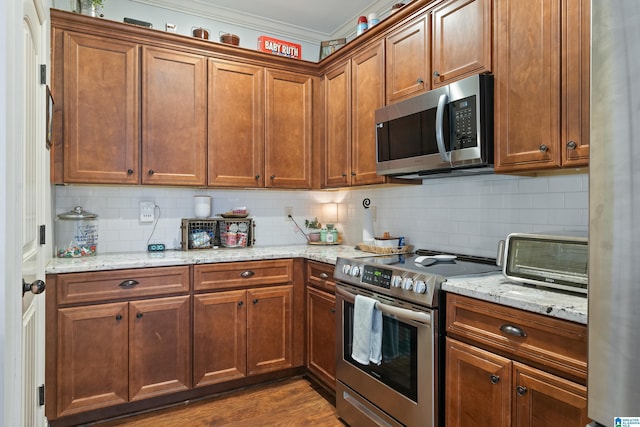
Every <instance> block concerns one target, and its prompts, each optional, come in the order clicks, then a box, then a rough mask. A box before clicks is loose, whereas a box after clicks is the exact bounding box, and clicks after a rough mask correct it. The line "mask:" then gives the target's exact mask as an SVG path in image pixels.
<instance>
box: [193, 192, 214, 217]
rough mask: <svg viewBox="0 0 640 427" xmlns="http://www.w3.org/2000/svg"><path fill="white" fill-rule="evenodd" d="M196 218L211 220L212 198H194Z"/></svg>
mask: <svg viewBox="0 0 640 427" xmlns="http://www.w3.org/2000/svg"><path fill="white" fill-rule="evenodd" d="M193 203H194V210H195V215H196V218H209V216H210V215H211V196H193Z"/></svg>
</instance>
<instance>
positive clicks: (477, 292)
mask: <svg viewBox="0 0 640 427" xmlns="http://www.w3.org/2000/svg"><path fill="white" fill-rule="evenodd" d="M442 290H444V291H447V292H451V293H455V294H460V295H466V296H468V297H473V298H477V299H481V300H484V301H489V302H495V303H498V304H502V305H506V306H509V307H515V308H520V309H523V310H526V311H531V312H534V313H539V314H543V315H546V316H551V317H557V318H559V319H564V320H570V321H572V322H577V323H582V324H585V325H586V324H587V298H586V296H580V295H574V294H570V293H565V292H561V291H555V290H547V289H542V288H536V287H534V286H529V285H523V284H519V283H515V282H512V281H509V280H508V279H507V278H505V277H504V276H503V275H502V273H489V274H484V275H478V276H465V277H462V276H461V277H455V278H452V279H449V280H447V281H446V282H444V283H443V284H442Z"/></svg>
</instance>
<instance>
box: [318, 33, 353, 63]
mask: <svg viewBox="0 0 640 427" xmlns="http://www.w3.org/2000/svg"><path fill="white" fill-rule="evenodd" d="M345 44H347V39H346V38H341V39H335V40H326V41H323V42H320V61H322V60H323V59H324V58H326V57H327V56H329V55H331V54H332V53H333V52H335V51H336V50H338V49H340V48H341V47H342V46H344V45H345Z"/></svg>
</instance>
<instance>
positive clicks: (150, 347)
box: [129, 296, 191, 401]
mask: <svg viewBox="0 0 640 427" xmlns="http://www.w3.org/2000/svg"><path fill="white" fill-rule="evenodd" d="M129 323H130V340H129V382H130V390H129V394H130V400H132V401H133V400H140V399H144V398H148V397H153V396H157V395H160V394H167V393H173V392H177V391H182V390H186V389H188V388H190V387H191V339H190V331H191V329H190V324H191V322H190V305H189V296H179V297H166V298H157V299H151V300H141V301H135V302H131V303H129Z"/></svg>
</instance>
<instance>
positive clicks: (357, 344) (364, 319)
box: [351, 295, 382, 365]
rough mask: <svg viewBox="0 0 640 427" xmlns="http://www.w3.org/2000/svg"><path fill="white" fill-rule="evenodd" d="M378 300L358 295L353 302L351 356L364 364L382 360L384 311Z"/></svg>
mask: <svg viewBox="0 0 640 427" xmlns="http://www.w3.org/2000/svg"><path fill="white" fill-rule="evenodd" d="M375 305H376V300H374V299H373V298H369V297H366V296H363V295H356V298H355V302H354V304H353V347H352V350H351V357H352V358H353V360H355V361H356V362H358V363H360V364H362V365H368V364H369V362H372V363H375V364H376V365H379V364H380V362H382V312H381V311H380V310H378V309H377V308H376V307H375Z"/></svg>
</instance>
